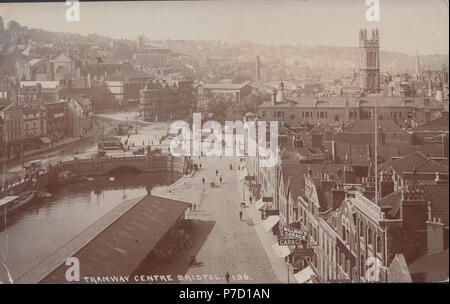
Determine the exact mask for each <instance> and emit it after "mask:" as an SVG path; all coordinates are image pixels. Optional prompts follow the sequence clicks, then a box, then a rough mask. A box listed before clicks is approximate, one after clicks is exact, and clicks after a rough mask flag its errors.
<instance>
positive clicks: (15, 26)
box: [8, 20, 22, 32]
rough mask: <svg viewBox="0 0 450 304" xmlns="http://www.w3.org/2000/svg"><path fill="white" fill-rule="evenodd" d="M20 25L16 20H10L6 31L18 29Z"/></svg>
mask: <svg viewBox="0 0 450 304" xmlns="http://www.w3.org/2000/svg"><path fill="white" fill-rule="evenodd" d="M21 28H22V27H21V26H20V24H19V23H18V22H17V21H14V20H11V21H9V22H8V31H10V32H15V31H18V30H20V29H21Z"/></svg>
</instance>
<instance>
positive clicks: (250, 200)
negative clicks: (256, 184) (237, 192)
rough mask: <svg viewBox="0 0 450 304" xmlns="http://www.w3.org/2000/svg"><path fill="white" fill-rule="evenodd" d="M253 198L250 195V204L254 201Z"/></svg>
mask: <svg viewBox="0 0 450 304" xmlns="http://www.w3.org/2000/svg"><path fill="white" fill-rule="evenodd" d="M252 200H253V198H252V197H251V196H250V197H249V201H250V204H251V203H252Z"/></svg>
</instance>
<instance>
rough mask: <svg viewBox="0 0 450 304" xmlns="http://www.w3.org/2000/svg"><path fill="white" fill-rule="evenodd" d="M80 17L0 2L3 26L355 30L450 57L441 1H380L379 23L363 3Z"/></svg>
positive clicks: (180, 7) (295, 35) (166, 32)
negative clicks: (12, 23)
mask: <svg viewBox="0 0 450 304" xmlns="http://www.w3.org/2000/svg"><path fill="white" fill-rule="evenodd" d="M80 6H81V12H80V22H73V23H72V22H68V21H66V19H65V11H66V9H67V7H66V5H65V3H64V2H60V3H15V4H6V3H2V4H0V16H2V17H3V19H4V21H5V24H6V23H7V21H9V20H11V19H14V20H16V21H18V22H19V23H21V24H23V25H26V26H28V27H33V28H43V29H46V30H51V31H61V32H75V33H80V34H88V33H97V34H102V35H107V36H111V37H114V38H129V39H134V38H136V36H137V35H138V34H141V33H145V34H146V36H147V37H149V38H152V39H166V38H171V39H186V40H193V39H203V40H222V41H227V42H240V41H250V42H255V43H262V44H283V43H286V44H304V45H336V46H357V44H358V30H359V29H360V28H361V27H367V28H368V29H372V28H375V27H377V28H378V29H379V32H380V44H381V49H382V50H389V51H399V52H404V53H407V54H415V53H416V50H417V49H418V50H419V53H420V54H434V53H441V54H448V52H449V49H448V44H449V26H448V24H449V11H448V4H447V1H446V0H409V1H405V0H380V21H379V22H368V21H366V19H365V10H366V6H365V0H340V1H334V0H314V1H312V0H290V1H289V0H283V1H264V0H261V1H258V0H253V1H252V0H246V1H233V0H231V1H183V2H142V1H138V2H94V3H92V2H91V3H86V2H82V3H80Z"/></svg>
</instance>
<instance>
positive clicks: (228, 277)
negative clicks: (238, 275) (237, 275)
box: [225, 271, 230, 284]
mask: <svg viewBox="0 0 450 304" xmlns="http://www.w3.org/2000/svg"><path fill="white" fill-rule="evenodd" d="M225 281H227V284H228V283H230V274H229V273H228V271H227V272H226V273H225Z"/></svg>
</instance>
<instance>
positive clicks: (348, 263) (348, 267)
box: [346, 260, 350, 276]
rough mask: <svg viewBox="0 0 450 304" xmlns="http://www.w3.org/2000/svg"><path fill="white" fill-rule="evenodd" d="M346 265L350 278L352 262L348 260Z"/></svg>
mask: <svg viewBox="0 0 450 304" xmlns="http://www.w3.org/2000/svg"><path fill="white" fill-rule="evenodd" d="M346 264H347V265H346V266H347V267H346V273H347V274H348V275H349V276H350V260H347V262H346Z"/></svg>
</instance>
